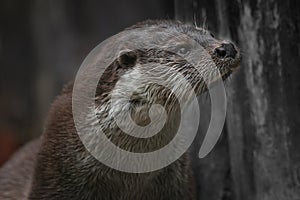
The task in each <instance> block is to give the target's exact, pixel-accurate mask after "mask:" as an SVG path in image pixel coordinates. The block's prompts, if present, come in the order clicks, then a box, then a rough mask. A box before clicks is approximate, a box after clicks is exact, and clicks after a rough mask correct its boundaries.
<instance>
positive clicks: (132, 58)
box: [117, 49, 137, 67]
mask: <svg viewBox="0 0 300 200" xmlns="http://www.w3.org/2000/svg"><path fill="white" fill-rule="evenodd" d="M136 61H137V54H136V52H135V51H131V50H129V49H126V50H122V51H121V52H120V54H119V56H118V59H117V62H118V64H119V65H120V66H122V67H133V66H134V65H135V64H136Z"/></svg>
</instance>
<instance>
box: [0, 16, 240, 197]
mask: <svg viewBox="0 0 300 200" xmlns="http://www.w3.org/2000/svg"><path fill="white" fill-rule="evenodd" d="M143 27H155V28H161V29H162V30H166V31H171V32H176V33H183V34H185V35H188V36H189V37H191V38H192V39H193V40H194V41H196V42H197V44H199V45H201V46H202V47H203V49H205V50H206V52H207V53H208V55H209V56H210V57H209V58H207V56H203V57H201V58H200V61H201V62H206V63H209V62H207V60H208V59H212V60H213V62H214V63H215V65H216V66H217V68H218V69H217V70H219V72H220V74H221V76H222V77H221V78H223V79H226V78H227V77H228V76H229V75H230V74H231V73H232V72H233V71H234V70H235V69H236V68H237V67H238V65H239V61H240V54H239V50H238V49H237V47H236V46H235V45H234V44H233V43H231V42H228V41H220V40H217V39H215V38H214V36H213V35H212V34H211V33H210V32H209V31H207V30H205V29H202V28H199V27H196V26H194V25H189V24H184V23H182V22H179V21H169V20H147V21H144V22H140V23H138V24H136V25H134V26H132V27H129V28H127V29H126V30H135V29H139V28H143ZM175 39H176V38H175ZM184 43H185V41H181V43H179V42H178V43H175V44H173V43H172V44H173V45H172V47H174V52H175V53H174V52H171V51H161V50H159V49H157V48H152V49H149V48H148V49H147V48H145V49H138V50H132V51H127V52H123V53H121V54H120V56H119V57H118V58H117V59H115V60H114V61H113V63H111V65H110V66H109V67H108V68H107V69H106V70H105V71H104V73H103V75H102V77H101V78H100V79H99V82H98V85H97V89H96V93H95V105H96V107H95V108H94V109H95V113H96V115H97V120H98V122H97V123H95V124H96V125H94V126H96V127H98V128H101V129H103V132H104V133H105V135H106V136H107V138H109V139H110V141H111V142H112V143H114V144H115V145H117V146H118V147H120V148H122V149H125V150H128V151H131V152H138V153H143V152H151V151H155V150H157V149H159V148H161V147H162V146H164V145H167V144H168V143H169V142H170V140H172V138H173V137H174V134H175V132H176V128H178V126H177V125H176V123H178V117H179V115H180V112H179V110H180V108H179V105H178V102H177V101H176V97H175V96H174V95H173V94H172V91H171V89H172V88H171V89H166V88H163V87H161V86H160V85H158V84H149V85H148V86H146V87H142V88H140V89H139V90H138V91H136V92H135V93H134V94H133V95H132V97H131V99H130V106H129V108H127V109H130V112H131V117H132V118H133V120H134V121H135V122H136V123H137V124H139V125H141V126H145V125H147V124H149V121H150V119H149V107H150V106H151V105H152V104H154V103H158V104H161V105H164V106H165V107H166V112H167V114H168V116H171V117H168V118H167V120H166V122H165V123H166V125H165V126H164V128H163V130H162V131H161V132H159V133H158V134H156V135H154V136H152V137H149V138H138V137H134V136H131V135H128V134H126V133H124V132H123V131H122V130H121V129H120V128H119V127H118V126H117V125H116V123H115V122H112V119H111V118H112V116H111V112H115V113H122V112H121V110H122V109H124V107H122V106H118V105H117V106H116V105H112V104H110V98H111V93H112V91H115V92H117V93H118V92H119V93H122V91H126V89H128V88H130V87H131V85H132V84H134V85H136V84H139V83H140V82H141V81H143V77H142V75H143V74H146V73H149V74H151V75H152V76H164V74H165V72H161V71H160V72H157V71H155V67H156V66H157V65H164V66H165V67H166V70H168V71H170V70H173V72H174V73H175V72H180V73H182V74H183V75H184V76H185V77H186V79H187V80H189V81H190V83H191V85H192V86H193V88H194V90H195V91H196V93H197V94H198V95H200V94H202V93H203V92H205V91H206V90H207V87H208V86H207V84H210V83H205V82H204V80H203V79H202V78H201V77H202V76H204V75H205V76H210V77H209V80H212V81H211V82H212V83H213V82H214V81H213V80H215V78H216V77H215V73H214V72H213V69H212V68H211V66H210V64H205V65H203V66H205V67H204V68H203V69H202V71H200V73H201V74H199V72H198V71H197V70H194V69H193V67H192V66H190V64H189V63H188V62H186V61H185V59H184V58H183V57H184V56H185V55H188V54H190V53H191V52H190V51H191V50H190V49H189V46H188V45H184ZM201 59H202V60H201ZM149 67H151V69H150V68H149ZM159 69H160V70H161V68H159ZM172 77H173V76H172ZM173 78H176V77H175V76H174V77H173ZM166 80H167V81H169V79H168V78H166ZM173 81H174V84H175V86H174V87H176V88H180V89H181V90H182V92H183V95H182V96H183V97H187V96H188V93H187V92H186V91H185V88H184V85H179V84H181V83H177V82H176V80H173ZM118 82H119V83H118ZM86 84H88V81H87V83H86ZM73 86H74V84H73V83H69V84H67V85H66V86H65V87H64V88H63V90H62V92H61V94H60V95H59V96H58V97H57V98H56V99H55V101H54V103H53V104H52V106H51V108H50V111H49V113H48V116H47V119H46V123H45V128H44V131H43V134H42V136H41V137H40V138H38V139H36V140H34V141H32V142H31V143H29V144H27V145H26V146H25V147H23V148H22V149H20V150H19V151H18V152H17V153H16V154H15V155H14V157H13V158H12V159H11V160H10V161H8V162H7V163H6V164H5V165H4V166H3V167H2V168H1V169H0V199H3V200H5V199H7V200H8V199H18V200H19V199H24V200H25V199H30V200H35V199H36V200H37V199H38V200H43V199H45V200H50V199H51V200H55V199H57V200H67V199H85V200H92V199H103V200H108V199H111V200H113V199H118V200H121V199H122V200H128V199H130V200H140V199H143V200H154V199H155V200H156V199H166V200H167V199H181V200H182V199H187V200H192V199H196V189H195V180H194V177H193V172H192V168H191V161H190V156H189V153H188V152H185V153H184V154H183V155H182V156H180V158H178V159H177V160H176V161H174V162H172V163H171V164H170V165H168V166H166V167H164V168H162V169H158V170H155V171H151V172H145V173H128V172H123V171H119V170H116V169H113V168H111V167H109V166H107V165H105V164H103V163H102V162H100V161H99V160H97V159H96V158H95V157H94V156H92V155H91V153H90V152H89V151H88V150H87V149H86V147H85V146H84V144H83V143H82V141H81V139H80V137H79V135H78V134H77V129H76V126H75V124H74V119H73V112H72V98H73V96H72V92H73ZM85 86H88V85H84V84H83V86H82V87H83V88H84V87H85ZM119 98H122V95H120V96H119ZM91 123H92V122H91ZM99 153H101V149H100V150H99Z"/></svg>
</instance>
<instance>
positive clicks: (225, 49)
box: [215, 42, 238, 59]
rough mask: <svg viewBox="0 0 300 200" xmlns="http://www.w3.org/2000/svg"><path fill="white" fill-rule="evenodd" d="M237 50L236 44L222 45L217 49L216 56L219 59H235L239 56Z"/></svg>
mask: <svg viewBox="0 0 300 200" xmlns="http://www.w3.org/2000/svg"><path fill="white" fill-rule="evenodd" d="M237 53H238V52H237V49H236V48H235V46H234V44H232V43H230V42H228V43H222V44H221V46H219V47H217V48H215V54H216V55H217V56H218V57H219V58H233V59H234V58H235V57H236V54H237Z"/></svg>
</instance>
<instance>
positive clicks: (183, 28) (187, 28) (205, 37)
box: [126, 20, 217, 47]
mask: <svg viewBox="0 0 300 200" xmlns="http://www.w3.org/2000/svg"><path fill="white" fill-rule="evenodd" d="M147 27H149V28H150V27H155V28H162V29H167V30H169V31H174V32H177V33H180V34H185V35H187V36H189V37H190V38H192V39H194V40H195V41H196V42H197V43H199V44H200V45H202V46H203V47H206V46H208V45H209V43H214V42H217V40H216V39H215V38H214V37H213V35H212V34H211V32H210V31H208V30H206V29H204V28H201V27H197V26H194V25H192V24H187V23H182V22H181V21H173V20H146V21H143V22H139V23H137V24H135V25H133V26H131V27H129V28H127V29H126V30H132V29H136V28H147Z"/></svg>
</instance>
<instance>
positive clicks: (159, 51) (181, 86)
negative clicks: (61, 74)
mask: <svg viewBox="0 0 300 200" xmlns="http://www.w3.org/2000/svg"><path fill="white" fill-rule="evenodd" d="M125 31H127V32H128V33H127V35H129V34H131V35H130V36H128V38H126V39H124V40H125V41H124V40H123V42H122V44H119V43H118V42H117V41H116V43H117V45H120V46H121V47H120V49H121V50H119V51H118V55H117V58H116V60H115V61H114V62H113V64H112V65H111V67H110V70H108V71H107V72H109V73H110V75H106V76H105V77H106V78H102V80H103V81H104V82H105V81H106V80H105V79H107V77H111V74H114V78H115V79H114V83H113V84H111V86H113V87H114V90H115V91H117V94H118V95H119V97H120V98H122V96H123V95H125V93H126V92H130V93H131V100H132V102H134V103H141V102H142V103H144V102H150V103H151V102H153V101H158V102H159V103H161V104H165V105H167V106H169V107H172V106H173V105H172V104H169V103H170V102H174V101H175V100H174V99H173V98H174V95H172V94H171V93H172V91H173V92H174V91H177V92H178V94H179V95H181V96H182V98H185V97H188V96H189V95H188V94H189V93H190V92H191V90H193V91H194V92H195V93H196V95H200V94H201V93H203V92H204V91H205V90H206V89H207V86H209V85H210V84H212V83H214V82H215V81H216V80H218V79H223V80H225V79H226V78H227V77H228V76H229V75H230V74H231V73H232V72H233V71H234V70H235V69H236V68H237V67H238V65H239V63H240V52H239V50H238V49H237V47H236V46H235V45H234V44H233V43H232V42H229V41H223V40H217V39H216V38H215V37H214V36H213V35H212V34H211V33H210V32H209V31H208V30H205V29H202V28H199V27H195V26H192V25H187V24H183V23H181V22H178V21H145V22H142V23H138V24H137V25H134V26H132V27H130V28H128V29H126V30H125ZM127 35H126V37H127ZM120 38H121V39H122V36H121V37H120ZM121 39H120V40H121ZM111 70H114V72H113V73H112V71H111ZM102 84H103V83H102ZM187 84H189V87H188V86H187ZM104 85H105V83H104ZM100 87H101V85H100ZM133 88H135V89H136V90H135V91H132V89H133ZM111 89H112V88H111ZM169 97H171V99H170V98H169Z"/></svg>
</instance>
